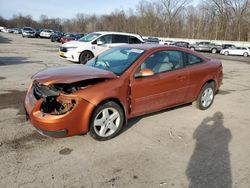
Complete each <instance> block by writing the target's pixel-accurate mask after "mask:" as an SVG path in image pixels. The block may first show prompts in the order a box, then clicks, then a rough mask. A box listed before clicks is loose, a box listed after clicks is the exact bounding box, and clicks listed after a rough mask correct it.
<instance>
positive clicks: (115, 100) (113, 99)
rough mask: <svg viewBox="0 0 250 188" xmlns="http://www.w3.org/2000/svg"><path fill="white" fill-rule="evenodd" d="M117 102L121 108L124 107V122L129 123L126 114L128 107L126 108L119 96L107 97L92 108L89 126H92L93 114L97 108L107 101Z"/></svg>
mask: <svg viewBox="0 0 250 188" xmlns="http://www.w3.org/2000/svg"><path fill="white" fill-rule="evenodd" d="M110 101H112V102H115V103H116V104H118V105H119V106H120V107H121V109H122V112H123V115H124V124H126V123H127V115H126V108H125V105H124V104H123V103H122V102H121V101H120V100H119V99H118V98H107V99H104V100H102V101H100V102H99V103H98V104H97V105H96V106H95V108H94V109H93V110H92V112H91V116H90V117H89V128H90V124H91V120H92V118H93V115H94V113H95V110H96V109H97V108H98V107H99V106H100V105H102V104H104V103H106V102H110Z"/></svg>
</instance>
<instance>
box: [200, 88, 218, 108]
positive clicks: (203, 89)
mask: <svg viewBox="0 0 250 188" xmlns="http://www.w3.org/2000/svg"><path fill="white" fill-rule="evenodd" d="M208 88H211V89H212V90H213V99H212V101H211V103H210V104H209V105H208V106H207V107H204V106H203V105H202V102H201V98H202V94H203V93H204V91H205V90H206V89H208ZM214 95H215V85H214V83H207V84H205V85H204V86H203V87H202V89H201V91H200V93H199V96H198V98H197V107H198V108H199V109H200V110H206V109H208V108H209V107H210V106H211V105H212V104H213V101H214Z"/></svg>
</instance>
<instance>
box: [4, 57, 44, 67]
mask: <svg viewBox="0 0 250 188" xmlns="http://www.w3.org/2000/svg"><path fill="white" fill-rule="evenodd" d="M23 63H42V61H29V60H28V58H26V57H18V56H17V57H0V66H9V65H17V64H23Z"/></svg>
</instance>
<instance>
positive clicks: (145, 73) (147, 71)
mask: <svg viewBox="0 0 250 188" xmlns="http://www.w3.org/2000/svg"><path fill="white" fill-rule="evenodd" d="M154 74H155V73H154V71H152V70H151V69H142V70H141V71H140V72H139V73H136V74H135V78H142V77H148V76H153V75H154Z"/></svg>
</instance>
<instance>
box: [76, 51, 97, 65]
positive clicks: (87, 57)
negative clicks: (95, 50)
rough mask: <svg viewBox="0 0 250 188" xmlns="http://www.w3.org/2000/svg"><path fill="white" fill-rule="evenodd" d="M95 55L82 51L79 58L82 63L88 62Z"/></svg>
mask: <svg viewBox="0 0 250 188" xmlns="http://www.w3.org/2000/svg"><path fill="white" fill-rule="evenodd" d="M93 57H94V56H93V54H92V53H91V52H88V51H86V52H82V53H81V55H80V58H79V62H80V63H81V64H86V63H87V62H88V61H89V60H90V59H92V58H93Z"/></svg>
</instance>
